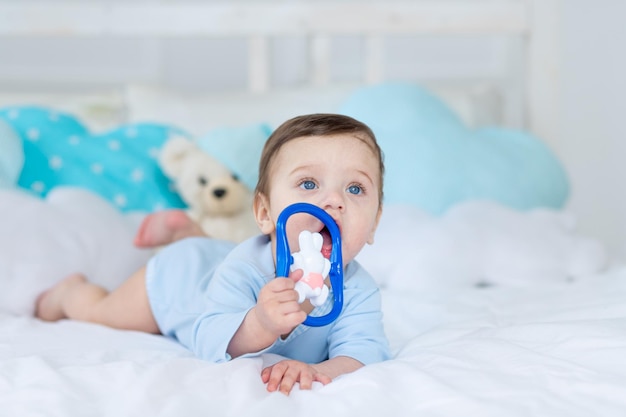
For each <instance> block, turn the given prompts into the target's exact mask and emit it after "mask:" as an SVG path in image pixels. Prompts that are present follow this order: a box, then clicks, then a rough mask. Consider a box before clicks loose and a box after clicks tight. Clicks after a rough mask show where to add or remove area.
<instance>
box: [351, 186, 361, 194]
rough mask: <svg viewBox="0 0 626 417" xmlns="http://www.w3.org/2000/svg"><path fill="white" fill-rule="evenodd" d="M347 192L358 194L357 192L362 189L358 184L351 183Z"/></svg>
mask: <svg viewBox="0 0 626 417" xmlns="http://www.w3.org/2000/svg"><path fill="white" fill-rule="evenodd" d="M348 192H349V193H350V194H357V195H358V194H361V193H362V192H363V189H362V188H361V187H360V186H358V185H351V186H349V187H348Z"/></svg>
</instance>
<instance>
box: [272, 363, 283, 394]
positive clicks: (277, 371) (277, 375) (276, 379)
mask: <svg viewBox="0 0 626 417" xmlns="http://www.w3.org/2000/svg"><path fill="white" fill-rule="evenodd" d="M267 369H269V370H270V371H269V376H268V377H267V390H268V391H269V392H274V391H276V390H277V389H278V386H279V385H280V382H281V380H282V379H283V375H284V374H285V371H286V370H287V365H286V364H285V363H284V362H278V363H277V364H275V365H273V366H272V367H270V368H267Z"/></svg>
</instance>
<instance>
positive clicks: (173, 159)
mask: <svg viewBox="0 0 626 417" xmlns="http://www.w3.org/2000/svg"><path fill="white" fill-rule="evenodd" d="M196 149H197V147H196V145H195V143H193V142H192V141H191V140H189V139H187V138H186V137H184V136H180V135H173V136H172V137H170V138H169V139H168V140H167V141H166V142H165V144H164V145H163V147H162V148H161V152H160V154H159V165H160V166H161V169H162V170H163V172H164V173H165V175H167V176H168V177H171V178H176V177H178V176H179V175H180V172H181V171H182V168H183V162H184V161H185V159H186V158H187V155H188V154H189V153H190V152H192V151H195V150H196Z"/></svg>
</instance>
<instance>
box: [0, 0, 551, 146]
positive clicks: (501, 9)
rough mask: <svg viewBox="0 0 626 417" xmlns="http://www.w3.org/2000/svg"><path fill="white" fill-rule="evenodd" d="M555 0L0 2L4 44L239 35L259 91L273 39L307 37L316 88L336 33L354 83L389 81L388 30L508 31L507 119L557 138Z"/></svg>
mask: <svg viewBox="0 0 626 417" xmlns="http://www.w3.org/2000/svg"><path fill="white" fill-rule="evenodd" d="M559 4H560V0H446V1H441V0H423V1H422V0H414V1H406V0H405V1H393V0H375V1H356V0H346V1H340V2H339V1H334V2H333V1H256V2H254V1H247V2H242V1H230V2H226V1H221V2H200V1H176V2H173V1H172V2H165V1H159V2H156V1H150V2H145V1H144V2H139V1H136V2H135V1H127V2H121V1H120V2H111V1H80V2H70V1H20V2H5V3H0V43H1V42H2V41H3V40H5V39H16V38H25V39H27V38H46V39H51V38H76V39H91V38H103V37H108V38H119V39H141V38H158V39H184V38H216V39H221V38H229V37H231V38H232V37H236V38H241V37H245V38H246V39H247V44H248V48H247V55H248V71H247V72H248V79H247V89H248V90H249V91H250V92H252V93H257V94H259V93H261V94H262V93H264V92H267V91H270V90H271V89H272V88H273V86H272V77H273V71H274V68H273V65H272V64H273V62H272V55H271V40H272V39H273V38H275V37H282V36H294V37H306V39H308V42H307V45H308V56H309V74H308V76H307V83H308V84H309V85H310V86H313V87H321V86H327V85H329V84H331V83H332V82H333V80H332V79H331V71H330V68H331V66H332V64H333V62H332V61H333V60H332V54H331V44H332V42H333V37H335V36H348V35H350V36H360V37H362V38H363V40H364V41H363V45H364V56H365V59H364V63H363V70H362V73H361V78H362V79H361V80H360V82H362V83H367V84H372V83H376V82H379V81H383V80H387V79H389V75H388V74H387V71H386V68H387V66H386V64H387V62H386V55H385V43H386V39H387V37H388V36H396V35H426V36H428V35H451V36H465V35H472V36H473V35H502V36H511V37H516V38H519V39H521V42H522V46H521V47H520V48H519V50H520V51H521V54H518V55H519V56H515V57H511V66H513V67H515V68H516V70H517V71H520V72H521V77H520V79H521V82H520V84H521V85H519V86H518V87H517V90H515V91H516V92H515V93H514V94H512V95H513V96H514V99H515V101H516V104H515V105H513V106H512V107H511V105H509V110H508V111H509V113H515V114H514V115H513V116H511V117H510V119H511V120H514V119H518V120H519V121H521V122H520V123H519V124H521V125H522V126H523V127H526V128H528V129H529V130H531V131H532V132H533V133H535V134H537V135H539V136H540V137H542V138H544V139H545V140H546V141H547V142H549V143H550V142H553V143H555V142H557V141H558V140H559V137H558V136H559V132H558V119H559V109H558V82H557V77H558V70H559V68H558V48H559V45H558V43H559V40H558V33H559V19H558V17H559V10H558V8H559ZM44 73H45V72H44ZM42 76H45V74H44V75H42ZM4 81H5V82H4V84H5V85H6V84H7V82H6V81H7V80H4ZM2 82H3V80H2V79H1V74H0V85H2ZM9 82H10V80H9ZM511 108H513V110H510V109H511Z"/></svg>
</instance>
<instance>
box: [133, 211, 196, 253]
mask: <svg viewBox="0 0 626 417" xmlns="http://www.w3.org/2000/svg"><path fill="white" fill-rule="evenodd" d="M203 235H204V232H203V231H202V229H201V228H200V226H198V225H197V224H196V223H195V222H194V221H193V220H192V219H191V218H190V217H189V216H187V213H185V212H184V211H183V210H165V211H160V212H156V213H152V214H149V215H148V216H146V218H145V219H144V220H143V222H142V224H141V226H139V231H138V232H137V235H136V236H135V242H134V243H135V246H137V247H139V248H153V247H156V246H162V245H166V244H168V243H172V242H175V241H177V240H180V239H182V238H185V237H189V236H203Z"/></svg>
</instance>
